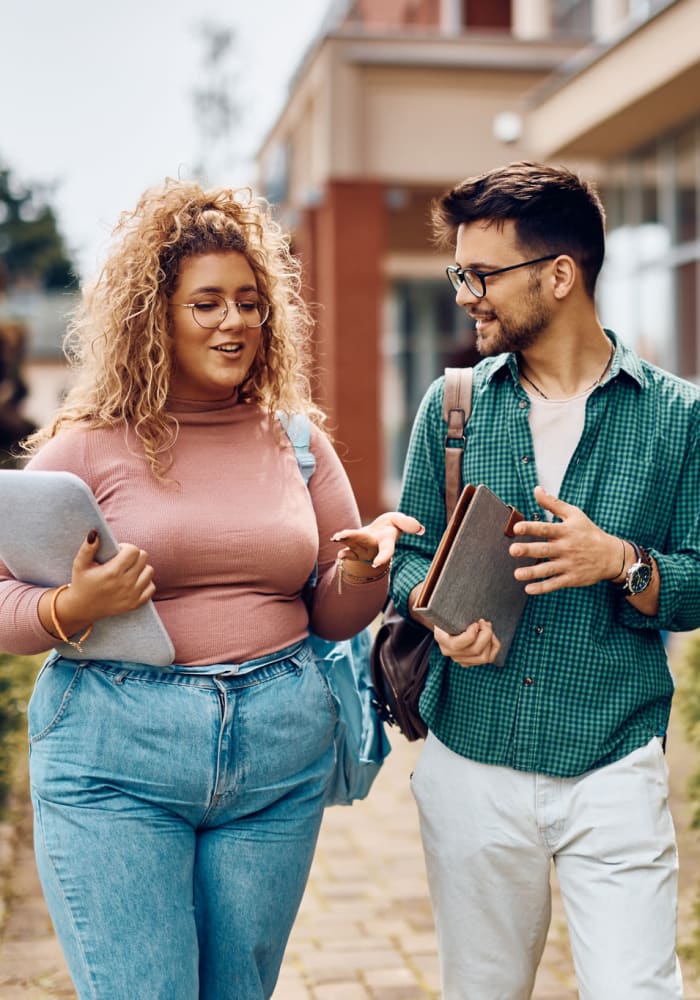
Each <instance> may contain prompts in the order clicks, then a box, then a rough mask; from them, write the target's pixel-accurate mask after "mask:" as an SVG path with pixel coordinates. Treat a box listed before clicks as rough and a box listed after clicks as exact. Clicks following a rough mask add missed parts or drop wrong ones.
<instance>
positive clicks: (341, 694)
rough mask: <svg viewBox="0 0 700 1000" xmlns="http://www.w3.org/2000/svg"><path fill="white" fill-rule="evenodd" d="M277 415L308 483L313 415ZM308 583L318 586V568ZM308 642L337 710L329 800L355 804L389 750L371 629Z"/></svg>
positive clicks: (311, 466)
mask: <svg viewBox="0 0 700 1000" xmlns="http://www.w3.org/2000/svg"><path fill="white" fill-rule="evenodd" d="M279 419H280V422H281V424H282V426H283V427H284V429H285V431H286V433H287V436H288V437H289V440H290V441H291V443H292V445H293V446H294V454H295V456H296V460H297V465H298V466H299V471H300V472H301V475H302V478H303V480H304V482H305V483H306V485H307V486H308V485H309V480H310V479H311V476H312V475H313V474H314V471H315V469H316V460H315V458H314V456H313V454H312V453H311V450H310V448H309V443H310V438H311V425H310V423H309V419H308V417H306V416H305V415H304V414H295V415H294V416H292V417H289V418H287V417H286V416H285V415H284V414H281V413H280V414H279ZM309 585H310V586H311V587H314V586H315V585H316V570H315V569H314V572H313V574H312V577H311V579H310V581H309ZM309 643H310V645H311V648H312V649H313V651H314V654H315V656H316V660H317V663H318V667H319V669H320V670H321V672H322V673H323V675H324V676H325V678H326V681H327V682H328V686H329V688H330V690H331V693H332V695H333V697H334V698H335V701H336V703H337V709H338V722H337V724H336V728H335V751H336V754H335V765H336V766H335V773H334V775H333V777H332V779H331V781H330V782H329V785H328V790H327V793H326V805H352V803H353V802H354V801H355V799H364V798H365V797H366V795H367V794H368V792H369V790H370V788H371V787H372V782H373V781H374V779H375V778H376V776H377V774H378V773H379V768H380V767H381V766H382V763H383V762H384V758H385V757H386V756H387V755H388V754H389V753H390V751H391V746H390V744H389V740H388V739H387V736H386V733H385V732H384V723H383V722H382V720H381V718H380V715H379V707H378V703H377V697H376V692H375V690H374V686H373V684H372V671H371V664H370V649H371V646H372V635H371V632H370V629H369V628H365V629H363V630H362V631H361V632H358V634H357V635H356V636H353V638H352V639H343V640H341V641H339V642H332V641H329V640H328V639H321V638H320V636H317V635H315V634H314V633H313V632H310V633H309Z"/></svg>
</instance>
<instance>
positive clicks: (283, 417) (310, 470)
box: [277, 411, 316, 486]
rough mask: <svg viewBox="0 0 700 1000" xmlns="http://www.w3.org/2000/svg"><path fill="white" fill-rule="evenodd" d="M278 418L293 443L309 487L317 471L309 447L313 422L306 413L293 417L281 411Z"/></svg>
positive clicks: (300, 470)
mask: <svg viewBox="0 0 700 1000" xmlns="http://www.w3.org/2000/svg"><path fill="white" fill-rule="evenodd" d="M277 417H278V419H279V422H280V423H281V424H282V426H283V427H284V430H285V433H286V435H287V437H288V438H289V440H290V441H291V443H292V446H293V448H294V456H295V458H296V460H297V465H298V466H299V472H301V475H302V478H303V480H304V482H305V483H306V485H307V486H308V485H309V480H310V479H311V477H312V476H313V474H314V472H315V471H316V459H315V458H314V456H313V454H312V452H311V448H310V447H309V445H310V444H311V421H310V420H309V418H308V417H307V416H306V414H305V413H293V414H292V415H291V416H287V414H286V413H282V412H281V411H280V412H278V414H277Z"/></svg>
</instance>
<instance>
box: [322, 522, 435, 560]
mask: <svg viewBox="0 0 700 1000" xmlns="http://www.w3.org/2000/svg"><path fill="white" fill-rule="evenodd" d="M404 531H405V532H407V533H408V534H410V535H422V534H423V532H424V531H425V528H424V527H423V525H422V524H421V523H420V521H417V520H416V519H415V517H410V516H409V515H408V514H401V513H399V512H398V511H396V510H390V511H388V512H387V513H385V514H380V515H379V517H375V519H374V520H373V521H372V523H371V524H368V525H366V526H365V527H364V528H347V529H346V530H345V531H336V533H335V534H334V535H332V536H331V541H332V542H344V543H345V544H344V547H343V548H342V549H341V550H340V551H339V552H338V558H339V559H350V560H353V559H354V560H357V562H363V563H369V564H371V565H372V566H374V568H375V569H379V568H380V567H382V566H386V564H387V563H388V562H389V560H390V559H391V557H392V556H393V554H394V548H395V546H396V541H397V539H398V538H399V536H400V535H401V534H402V533H403V532H404Z"/></svg>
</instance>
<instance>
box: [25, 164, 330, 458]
mask: <svg viewBox="0 0 700 1000" xmlns="http://www.w3.org/2000/svg"><path fill="white" fill-rule="evenodd" d="M112 235H113V238H114V239H115V244H114V246H113V249H112V250H111V252H110V254H109V255H108V258H107V261H106V263H105V265H104V267H103V269H102V271H101V272H100V274H99V276H98V277H97V280H96V281H95V282H94V283H93V284H92V285H91V286H89V287H88V288H86V289H85V291H84V293H83V296H82V301H81V303H80V304H79V305H78V307H77V308H76V310H75V312H74V313H73V314H72V316H71V319H70V321H69V325H68V331H67V334H66V340H65V344H64V350H65V353H66V356H67V358H68V360H69V362H70V364H71V367H72V368H73V369H74V370H75V371H76V373H77V381H76V383H75V385H74V387H73V388H72V389H71V390H70V392H69V393H68V395H67V396H66V399H65V401H64V402H63V404H62V405H61V407H60V408H59V410H58V412H57V415H56V417H55V419H54V420H53V422H52V423H51V424H49V425H48V426H46V427H44V428H42V429H41V430H39V431H37V432H36V433H35V434H33V435H31V437H29V438H28V439H27V441H26V442H25V446H24V447H25V450H27V451H29V452H33V451H36V450H37V449H38V448H39V447H40V446H41V445H42V444H43V443H44V442H45V441H46V440H48V439H49V438H51V437H53V436H54V435H55V434H56V432H57V431H58V430H59V428H61V427H63V426H65V425H70V424H77V423H83V424H87V425H88V426H92V427H115V426H123V427H124V429H125V430H126V428H127V427H131V428H133V431H134V433H135V434H136V436H137V438H138V440H139V441H140V442H141V444H142V445H143V449H144V452H145V455H146V458H147V460H148V462H149V463H150V466H151V469H152V471H153V473H154V474H155V475H156V476H159V477H160V476H162V475H163V473H164V472H165V471H166V470H167V468H168V467H169V465H170V464H171V459H170V456H169V451H170V448H171V446H172V444H173V442H174V441H175V438H176V436H177V429H178V425H177V420H176V419H175V417H174V416H173V415H172V414H170V413H168V412H167V410H166V401H167V398H168V392H169V388H170V379H171V373H172V365H173V352H172V341H171V332H170V324H169V321H168V299H169V296H170V295H171V294H172V292H173V290H174V288H175V285H176V283H177V279H178V272H179V269H180V265H181V263H182V261H183V260H184V259H185V258H187V257H192V256H197V255H200V254H207V253H217V252H226V251H231V250H235V251H238V252H240V253H242V254H244V256H245V258H246V260H247V261H248V264H249V265H250V267H251V268H252V269H253V271H254V273H255V278H256V282H257V286H258V291H259V292H260V294H261V296H262V297H263V298H264V299H265V300H266V301H267V302H269V304H270V316H269V318H268V320H267V321H266V322H265V324H264V326H263V329H262V337H261V340H260V348H259V350H258V354H257V355H256V358H255V360H254V361H253V364H252V366H251V369H250V371H249V373H248V375H247V377H246V379H245V380H244V382H243V383H242V384H241V385H240V387H239V390H238V401H239V402H242V403H256V404H258V405H259V406H262V407H263V408H265V409H266V410H267V411H268V412H269V413H270V414H273V413H275V412H277V411H278V410H281V411H283V412H285V413H288V414H292V413H306V414H307V415H308V416H309V417H310V418H311V419H312V420H314V422H315V423H317V424H319V425H322V423H323V420H324V419H325V418H324V416H323V414H322V413H321V411H320V410H319V409H318V407H317V406H316V405H315V404H314V403H313V401H312V399H311V390H310V385H309V378H308V374H307V365H308V361H307V345H308V342H309V339H310V333H311V327H312V320H311V316H310V314H309V311H308V309H307V307H306V305H305V303H304V300H303V298H302V296H301V265H300V263H299V261H298V259H297V258H296V257H294V256H293V255H292V253H291V250H290V243H289V237H288V236H287V235H286V234H285V233H284V232H283V231H282V229H281V228H280V226H279V224H278V223H277V222H276V221H275V220H274V219H273V217H272V211H271V208H270V206H269V204H268V203H267V202H266V201H265V200H264V199H263V198H258V197H255V196H254V195H253V192H252V190H251V189H250V188H247V187H246V188H239V189H230V188H216V189H213V190H210V191H205V190H203V189H202V188H201V187H200V186H199V185H198V184H196V183H193V182H186V181H176V180H172V179H166V181H165V183H164V184H163V186H162V187H158V188H152V189H149V190H147V191H146V192H145V193H144V194H143V195H142V196H141V198H140V199H139V202H138V204H137V205H136V208H135V209H134V210H133V211H132V212H123V213H122V215H121V216H120V219H119V222H118V224H117V226H116V228H115V230H114V233H113V234H112Z"/></svg>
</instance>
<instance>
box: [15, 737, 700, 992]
mask: <svg viewBox="0 0 700 1000" xmlns="http://www.w3.org/2000/svg"><path fill="white" fill-rule="evenodd" d="M393 742H394V751H393V753H392V754H391V755H390V757H389V758H388V760H387V762H386V764H385V766H384V768H383V770H382V772H381V773H380V775H379V777H378V779H377V781H376V783H375V786H374V788H373V790H372V794H371V796H370V797H369V799H368V800H366V801H365V802H362V803H359V804H357V805H355V806H353V807H352V808H349V809H348V808H338V807H336V808H334V809H330V810H329V811H328V812H327V814H326V817H325V820H324V824H323V829H322V831H321V838H320V841H319V846H318V850H317V854H316V858H315V862H314V866H313V870H312V874H311V879H310V881H309V885H308V888H307V892H306V895H305V897H304V901H303V904H302V908H301V911H300V914H299V917H298V920H297V923H296V926H295V929H294V932H293V934H292V938H291V940H290V942H289V946H288V949H287V954H286V957H285V962H284V966H283V969H282V973H281V976H280V980H279V984H278V987H277V990H276V991H275V1000H437V998H438V997H439V982H438V967H437V957H436V953H435V940H434V935H433V922H432V915H431V911H430V906H429V903H428V900H427V892H426V883H425V874H424V867H423V859H422V854H421V850H420V843H419V838H418V828H417V821H416V814H415V808H414V805H413V800H412V798H411V794H410V791H409V788H408V777H409V774H410V772H411V770H412V768H413V766H414V763H415V760H416V757H417V755H418V753H419V752H420V744H418V745H414V744H409V743H407V742H406V741H405V740H403V738H401V737H400V736H398V735H397V736H396V737H395V738H394V741H393ZM669 765H670V769H671V780H672V788H671V791H672V808H673V811H674V816H675V819H676V826H677V831H678V839H679V850H680V854H681V898H680V932H679V936H680V942H681V945H682V944H683V943H684V942H686V941H688V940H689V938H690V934H691V930H692V912H691V911H692V906H693V902H694V900H695V896H696V893H697V892H698V889H699V888H700V838H699V836H698V833H697V831H694V830H691V829H690V808H689V806H688V805H687V803H686V802H685V799H684V793H685V788H686V785H687V780H688V777H689V774H690V773H691V771H692V770H694V768H695V761H694V756H693V753H692V752H691V751H690V750H689V748H688V747H687V745H686V744H685V743H684V742H683V740H682V738H681V733H680V725H679V724H678V722H677V721H676V723H675V724H674V726H673V732H672V736H671V740H670V745H669ZM18 820H19V825H18V827H17V829H18V838H17V843H16V858H15V863H14V868H13V881H12V885H11V898H10V901H9V914H8V918H7V921H6V924H5V932H4V936H3V938H2V939H1V940H0V998H1V1000H48V998H56V997H64V998H74V997H75V993H74V991H73V990H72V988H71V986H70V980H69V978H68V976H67V973H66V971H65V966H64V964H63V960H62V958H61V955H60V951H59V949H58V945H57V943H56V941H55V939H54V937H53V936H52V933H51V927H50V923H49V920H48V917H47V915H46V911H45V909H44V906H43V901H42V899H41V893H40V890H39V887H38V884H37V880H36V874H35V871H34V864H33V858H32V854H31V843H30V841H31V817H30V816H29V814H28V812H27V808H26V805H25V806H24V808H23V809H22V810H20V812H19V814H18ZM684 976H685V981H686V1000H700V979H699V978H697V976H696V975H695V974H694V973H693V972H692V970H691V968H690V967H688V965H687V963H685V965H684ZM533 997H534V998H535V1000H574V998H575V997H576V990H575V982H574V978H573V971H572V966H571V959H570V954H569V948H568V939H567V934H566V926H565V923H564V918H563V913H562V909H561V903H560V900H559V898H558V896H557V894H556V892H555V897H554V913H553V919H552V926H551V930H550V934H549V938H548V941H547V948H546V951H545V956H544V960H543V962H542V966H541V968H540V971H539V975H538V978H537V984H536V988H535V992H534V994H533ZM105 1000H108V998H105ZM134 1000H149V998H148V997H135V998H134ZM241 1000H245V998H241Z"/></svg>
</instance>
